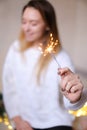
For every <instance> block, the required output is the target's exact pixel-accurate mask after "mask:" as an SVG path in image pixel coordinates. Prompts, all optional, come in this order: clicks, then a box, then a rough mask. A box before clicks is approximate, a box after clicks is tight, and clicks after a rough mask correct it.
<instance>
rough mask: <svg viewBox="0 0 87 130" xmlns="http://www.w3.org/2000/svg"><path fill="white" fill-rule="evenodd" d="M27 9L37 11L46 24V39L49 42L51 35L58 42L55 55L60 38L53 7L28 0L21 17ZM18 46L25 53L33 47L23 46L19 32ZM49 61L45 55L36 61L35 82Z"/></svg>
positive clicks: (42, 1)
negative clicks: (47, 28)
mask: <svg viewBox="0 0 87 130" xmlns="http://www.w3.org/2000/svg"><path fill="white" fill-rule="evenodd" d="M29 7H33V8H35V9H37V10H38V11H39V12H40V14H41V16H42V18H43V20H44V22H45V23H46V25H47V26H48V27H49V30H47V31H46V33H45V34H46V37H48V40H47V41H49V37H50V33H52V35H53V39H54V41H55V40H58V43H59V44H58V45H57V46H56V47H55V49H56V54H57V53H58V51H59V50H60V48H61V46H60V38H59V33H58V29H57V23H56V16H55V11H54V8H53V6H52V5H51V4H50V3H49V2H48V1H47V0H30V1H29V2H28V3H27V4H26V5H25V6H24V8H23V10H22V15H23V13H24V11H25V10H26V8H29ZM19 40H20V43H21V44H20V45H21V51H25V50H26V49H27V48H29V47H31V46H33V45H32V44H29V43H28V44H25V39H24V34H23V32H22V31H21V33H20V37H19ZM47 41H45V45H47V43H48V42H47ZM43 44H44V43H43ZM50 60H51V57H50V55H49V54H48V55H46V56H43V55H41V56H40V58H39V61H38V65H37V66H38V68H37V80H38V81H39V80H40V75H41V73H42V70H44V68H47V66H48V64H49V62H50Z"/></svg>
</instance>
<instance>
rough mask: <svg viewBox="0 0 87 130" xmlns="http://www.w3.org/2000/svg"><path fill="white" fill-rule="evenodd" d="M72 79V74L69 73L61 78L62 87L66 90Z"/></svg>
mask: <svg viewBox="0 0 87 130" xmlns="http://www.w3.org/2000/svg"><path fill="white" fill-rule="evenodd" d="M71 80H72V76H71V75H67V76H65V77H64V78H61V82H60V85H61V89H62V90H65V89H66V86H67V85H68V86H67V87H69V86H70V83H69V82H71ZM67 89H68V88H67Z"/></svg>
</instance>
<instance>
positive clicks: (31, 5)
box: [3, 0, 86, 130]
mask: <svg viewBox="0 0 87 130" xmlns="http://www.w3.org/2000/svg"><path fill="white" fill-rule="evenodd" d="M50 36H53V38H52V37H50ZM51 38H52V39H51ZM50 40H53V41H54V42H55V41H56V42H57V45H55V47H54V50H55V57H56V59H57V60H58V62H59V64H60V66H61V68H59V69H58V65H57V64H56V62H55V60H54V59H53V58H52V56H51V55H50V53H47V54H46V56H44V55H43V53H41V52H40V50H39V47H41V48H42V51H43V52H45V49H46V47H47V45H48V43H49V42H50ZM57 69H58V74H57ZM73 71H74V68H73V65H72V63H71V60H70V58H69V56H68V55H67V53H66V52H65V51H64V50H63V49H62V47H61V44H60V39H59V34H58V30H57V24H56V17H55V11H54V9H53V7H52V5H51V4H50V3H49V2H48V1H47V0H31V1H29V2H28V3H27V4H26V5H25V6H24V8H23V10H22V22H21V32H20V36H19V39H18V40H17V41H15V42H14V43H13V44H12V45H11V47H10V49H9V52H8V55H7V58H6V61H5V65H4V70H3V97H4V104H5V107H6V111H7V113H8V116H9V118H10V119H11V120H12V121H13V122H14V124H15V128H16V130H36V129H37V130H38V129H53V130H55V129H57V130H62V129H64V130H71V129H72V127H71V126H72V120H73V117H72V116H71V115H69V113H68V110H69V109H73V110H74V109H78V108H80V107H81V106H82V105H83V104H84V103H85V100H84V98H85V95H86V94H85V93H84V92H83V84H82V83H81V81H80V79H79V77H78V76H77V75H76V74H75V73H73Z"/></svg>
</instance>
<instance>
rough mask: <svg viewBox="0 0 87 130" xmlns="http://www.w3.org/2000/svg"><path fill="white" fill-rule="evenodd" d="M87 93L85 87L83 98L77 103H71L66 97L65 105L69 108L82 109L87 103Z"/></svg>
mask: <svg viewBox="0 0 87 130" xmlns="http://www.w3.org/2000/svg"><path fill="white" fill-rule="evenodd" d="M86 95H87V88H84V89H83V92H82V96H81V99H80V100H79V101H78V102H76V103H70V101H69V100H68V99H67V98H65V97H64V103H65V107H66V108H67V109H69V110H78V109H80V108H81V107H82V106H83V105H84V104H85V102H86V101H87V96H86Z"/></svg>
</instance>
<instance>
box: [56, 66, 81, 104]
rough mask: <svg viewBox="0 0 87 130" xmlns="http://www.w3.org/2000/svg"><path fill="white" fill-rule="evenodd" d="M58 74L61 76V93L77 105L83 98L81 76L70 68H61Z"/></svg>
mask: <svg viewBox="0 0 87 130" xmlns="http://www.w3.org/2000/svg"><path fill="white" fill-rule="evenodd" d="M58 74H59V75H60V76H61V83H60V86H61V92H62V93H63V95H65V97H66V98H68V99H69V100H70V102H71V103H76V102H77V101H78V100H79V99H80V98H81V94H82V90H83V84H82V82H81V80H80V78H79V76H78V75H77V74H75V73H73V72H72V71H71V70H70V69H69V68H59V69H58Z"/></svg>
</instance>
